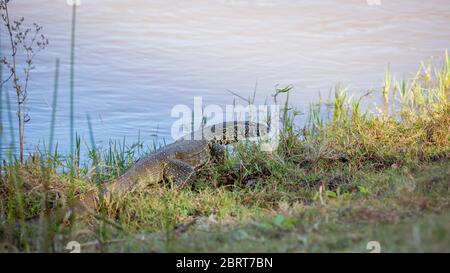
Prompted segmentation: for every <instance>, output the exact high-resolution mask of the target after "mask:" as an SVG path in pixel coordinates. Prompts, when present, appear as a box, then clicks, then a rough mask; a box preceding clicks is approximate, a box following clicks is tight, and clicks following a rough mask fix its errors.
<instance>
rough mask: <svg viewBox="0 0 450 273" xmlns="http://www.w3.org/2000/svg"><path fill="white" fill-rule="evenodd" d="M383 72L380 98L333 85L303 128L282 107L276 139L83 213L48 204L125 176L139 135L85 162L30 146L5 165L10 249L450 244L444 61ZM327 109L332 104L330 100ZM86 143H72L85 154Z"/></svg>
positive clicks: (4, 218) (449, 65) (449, 115)
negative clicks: (74, 244)
mask: <svg viewBox="0 0 450 273" xmlns="http://www.w3.org/2000/svg"><path fill="white" fill-rule="evenodd" d="M391 78H392V77H391V76H390V75H389V74H388V73H387V76H386V82H385V84H384V87H383V89H382V91H381V97H382V98H383V103H381V105H379V107H378V108H376V109H372V110H374V111H373V112H370V111H363V110H362V107H361V104H362V99H370V97H368V96H365V97H364V98H361V99H353V100H351V99H349V98H348V97H347V94H346V93H345V92H344V91H342V90H339V89H337V90H336V94H335V98H334V99H333V100H332V101H329V102H327V103H323V104H322V103H321V104H318V105H311V108H310V112H309V118H308V120H309V122H308V123H307V124H306V125H304V126H301V127H299V126H298V125H297V124H295V122H294V120H296V118H297V113H298V112H297V111H295V110H294V109H292V108H290V107H287V106H288V105H290V102H289V95H288V94H289V88H287V89H283V90H280V92H279V93H278V94H279V96H282V95H287V97H286V104H285V105H286V107H285V108H284V113H283V115H282V116H283V120H282V123H283V128H282V131H281V140H280V145H279V146H278V149H277V150H276V151H275V152H273V153H270V154H267V153H263V152H261V151H260V149H259V147H258V145H257V144H254V143H245V142H244V143H239V144H236V145H234V147H233V153H230V154H229V157H228V159H227V160H226V162H225V163H224V164H221V165H216V164H213V163H211V164H208V165H206V166H203V167H202V168H201V169H200V170H199V177H198V179H197V182H196V183H195V186H194V187H193V188H189V189H188V188H185V189H174V188H170V187H169V186H168V185H166V184H164V183H158V184H150V185H148V186H147V187H146V188H145V189H142V190H139V191H134V192H131V193H129V194H127V195H126V196H124V197H121V198H120V199H119V198H117V199H115V200H113V202H112V203H110V204H102V206H101V208H100V209H99V211H96V212H93V213H92V214H91V215H89V216H87V217H83V218H77V217H76V216H71V218H70V219H66V221H64V222H60V221H56V220H55V219H56V218H55V217H54V215H56V214H57V211H58V210H62V209H63V208H64V207H65V206H67V205H68V204H70V202H71V201H72V200H74V199H75V198H78V197H79V196H80V195H81V196H82V195H83V194H84V193H86V192H87V191H90V190H96V189H97V187H98V185H101V184H102V183H105V182H106V181H108V180H111V179H114V178H115V177H117V176H118V175H120V174H121V173H123V172H124V171H125V170H126V169H127V168H128V167H129V166H130V165H131V164H132V163H133V161H134V159H135V158H136V157H137V156H142V155H143V154H145V152H143V151H142V150H141V143H137V144H136V145H133V146H131V147H126V146H125V144H120V143H111V144H110V146H109V148H108V149H101V148H98V147H97V148H95V147H94V145H91V146H90V147H89V149H90V150H89V158H90V160H88V161H87V162H85V163H83V164H82V165H80V166H77V164H76V162H79V159H78V156H79V150H80V145H81V143H80V141H79V139H78V141H77V149H76V151H75V155H74V157H72V159H70V158H69V159H67V158H64V157H61V156H60V155H58V152H57V151H56V152H53V153H52V154H48V153H45V152H40V153H36V155H35V156H34V157H32V158H30V159H29V160H28V161H27V163H26V164H23V165H22V164H19V162H15V161H11V162H5V163H4V164H3V165H2V173H1V177H0V179H1V183H0V196H1V199H0V201H1V203H0V213H1V214H0V244H1V247H2V250H3V251H66V250H65V245H66V244H67V242H69V241H72V240H77V241H79V242H80V243H81V244H82V249H83V250H84V251H158V252H159V251H253V252H255V251H367V250H366V248H365V244H366V243H367V242H368V241H372V240H376V241H379V242H380V243H381V245H382V250H383V251H448V250H449V246H450V244H449V243H450V238H449V236H448V234H447V232H446V230H448V228H449V219H450V218H449V217H450V216H449V212H450V211H449V206H450V198H449V186H450V184H449V181H450V172H449V170H450V163H449V158H450V133H449V131H450V104H449V101H448V99H449V93H450V59H449V57H448V56H447V55H446V56H445V61H444V64H443V67H442V68H439V69H436V70H431V68H429V67H422V68H421V70H420V71H419V72H418V73H417V75H416V76H414V77H413V78H412V79H410V80H408V81H400V82H396V81H392V80H391ZM327 110H330V111H327ZM77 151H78V152H77Z"/></svg>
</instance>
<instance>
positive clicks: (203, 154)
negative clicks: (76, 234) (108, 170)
mask: <svg viewBox="0 0 450 273" xmlns="http://www.w3.org/2000/svg"><path fill="white" fill-rule="evenodd" d="M267 132H268V127H267V126H265V125H262V124H260V123H254V122H224V123H219V124H215V125H212V126H208V127H205V128H203V129H201V130H198V131H196V132H194V133H192V134H190V135H188V136H187V137H183V138H181V139H179V140H177V141H175V142H174V143H172V144H169V145H167V146H165V147H163V148H161V149H159V150H157V151H156V152H154V153H152V154H150V155H148V156H146V157H144V158H141V159H139V160H138V161H137V162H136V163H135V164H134V165H133V166H132V167H131V168H130V169H129V170H128V171H127V172H125V173H124V174H123V175H122V176H120V177H119V178H117V179H116V180H114V181H112V182H110V183H107V184H106V185H105V186H104V187H103V192H102V195H103V198H104V199H105V200H106V201H110V200H111V198H112V196H113V194H116V193H120V192H122V193H126V192H128V191H130V190H131V189H133V188H134V187H136V186H139V185H142V184H143V182H145V183H158V182H161V181H168V182H170V183H172V184H173V185H175V186H180V187H182V186H185V185H188V184H190V183H191V182H192V181H194V180H195V170H196V168H198V167H200V166H202V165H204V164H205V163H207V162H208V161H210V160H211V159H213V158H223V157H224V156H225V153H224V147H223V146H222V145H224V144H229V143H233V142H237V141H239V140H241V139H246V138H253V137H260V136H264V135H266V134H267ZM98 201H99V195H98V193H95V192H91V193H90V194H86V195H84V196H82V197H80V198H79V199H78V200H75V202H74V203H73V206H72V208H73V209H74V210H76V211H80V209H82V210H84V209H85V208H86V207H87V208H88V209H93V208H96V207H97V205H98V203H99V202H98ZM71 211H72V210H71Z"/></svg>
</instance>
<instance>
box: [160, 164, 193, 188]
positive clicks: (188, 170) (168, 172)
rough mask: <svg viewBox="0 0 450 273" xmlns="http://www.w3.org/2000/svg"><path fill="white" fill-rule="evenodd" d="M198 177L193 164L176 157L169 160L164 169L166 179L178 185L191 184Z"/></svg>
mask: <svg viewBox="0 0 450 273" xmlns="http://www.w3.org/2000/svg"><path fill="white" fill-rule="evenodd" d="M195 178H196V174H195V169H194V167H192V166H191V165H189V164H187V163H185V162H183V161H180V160H176V159H170V160H168V161H167V165H166V166H165V169H164V180H167V181H168V182H170V183H171V184H172V185H174V186H176V187H184V186H187V185H191V184H192V183H193V182H194V180H195Z"/></svg>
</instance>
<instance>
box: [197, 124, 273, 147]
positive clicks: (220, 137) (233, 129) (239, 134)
mask: <svg viewBox="0 0 450 273" xmlns="http://www.w3.org/2000/svg"><path fill="white" fill-rule="evenodd" d="M268 130H269V128H268V126H267V125H264V124H262V123H257V122H252V121H231V122H223V123H217V124H214V125H211V126H207V127H204V128H203V129H202V130H200V132H201V137H202V139H205V140H209V141H213V142H216V143H220V144H229V143H233V142H237V141H239V140H242V139H249V138H260V137H264V136H266V135H267V134H268Z"/></svg>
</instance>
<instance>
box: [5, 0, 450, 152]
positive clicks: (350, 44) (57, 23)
mask: <svg viewBox="0 0 450 273" xmlns="http://www.w3.org/2000/svg"><path fill="white" fill-rule="evenodd" d="M11 13H12V14H13V15H17V16H24V17H25V18H26V19H27V20H28V22H33V21H35V22H38V23H39V24H41V25H43V26H44V32H45V34H46V35H47V36H48V37H49V39H50V46H49V48H47V49H46V51H44V52H43V53H41V54H40V55H39V56H38V58H37V59H36V61H35V64H36V70H35V71H33V74H32V79H31V86H30V89H29V90H30V91H29V94H30V95H29V113H30V116H31V122H30V123H29V124H28V127H27V135H26V139H27V146H28V147H33V146H34V145H35V144H37V143H39V142H40V143H42V141H43V140H45V141H48V134H49V132H48V129H49V124H50V117H51V107H50V105H51V100H52V89H53V75H54V62H55V59H56V58H57V57H59V58H61V77H60V89H59V93H60V96H59V98H58V110H57V119H56V122H57V126H56V136H55V138H56V140H57V141H58V142H59V146H60V148H61V149H66V148H67V145H68V142H69V137H68V135H69V126H68V125H69V104H68V102H69V96H68V94H69V50H70V47H69V45H70V22H71V7H69V6H68V5H67V4H66V1H65V0H33V1H26V0H15V1H11ZM77 19H78V21H77V31H76V37H77V40H76V70H75V75H76V82H75V92H76V98H75V103H76V104H75V111H76V116H75V122H76V130H77V131H78V132H79V133H80V134H81V135H82V136H84V137H85V139H86V142H88V131H87V121H86V115H87V113H89V114H90V116H91V117H92V122H93V127H94V134H95V138H96V140H97V142H98V143H99V144H102V143H103V144H104V143H105V142H107V141H108V140H109V139H111V138H112V139H121V138H123V137H127V139H130V140H136V139H137V135H138V131H140V135H141V138H142V139H144V140H151V135H154V134H157V135H158V136H159V137H160V138H166V139H167V141H169V142H170V141H171V138H170V134H169V133H170V126H171V124H172V122H174V121H175V118H171V117H170V110H171V108H172V107H173V106H174V105H176V104H187V105H192V103H193V97H194V96H202V97H203V101H204V103H215V104H219V105H223V104H226V103H232V101H233V97H232V95H231V94H230V93H229V92H228V91H227V90H232V91H234V92H236V93H239V94H241V95H243V96H245V97H247V96H248V95H250V94H251V93H252V92H253V88H254V86H255V83H256V82H257V85H258V91H257V98H258V101H259V102H263V101H264V100H265V99H266V97H268V96H270V94H272V93H273V92H274V90H275V86H277V85H278V86H284V85H288V84H292V85H294V86H295V89H294V93H293V94H292V101H293V103H294V104H295V105H296V106H297V107H299V108H300V109H302V110H307V107H308V105H309V102H310V101H311V100H316V99H317V98H318V94H319V92H321V93H322V95H323V94H328V92H329V90H330V88H331V87H332V86H334V85H335V84H336V83H339V82H341V83H343V84H351V85H350V90H351V91H352V92H355V93H358V94H362V93H364V92H365V91H366V90H368V89H370V88H379V87H380V85H381V82H382V78H383V75H384V70H385V68H386V66H387V64H388V63H390V64H391V69H392V70H393V72H394V73H395V74H397V75H398V76H399V77H408V76H409V75H410V73H413V72H415V71H416V69H417V67H418V65H419V63H420V61H422V60H427V59H428V58H430V57H434V58H436V57H440V56H442V54H443V52H444V49H445V48H448V47H449V46H450V35H449V34H450V5H448V1H447V0H433V1H426V2H425V1H411V0H399V1H381V6H369V5H368V4H367V2H366V1H365V0H341V1H313V0H309V1H298V0H280V1H269V0H258V1H257V0H248V1H240V0H234V1H231V0H228V1H227V0H190V1H173V0H148V1H145V0H135V1H122V0H92V1H88V0H84V1H82V4H81V6H79V8H78V18H77ZM1 35H2V40H4V38H5V37H4V32H3V31H2V34H1ZM2 43H3V44H2V47H3V49H4V48H5V43H4V42H2ZM8 88H10V87H8ZM9 90H10V89H9ZM13 95H14V94H13V93H11V96H10V97H11V99H13ZM2 111H3V115H2V117H3V120H2V122H3V124H4V127H5V133H4V137H5V138H7V136H9V133H8V132H7V131H8V130H9V127H7V126H6V121H7V115H6V109H5V107H4V106H3V107H2ZM13 114H14V113H13ZM7 142H8V140H7V139H4V140H3V143H7Z"/></svg>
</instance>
